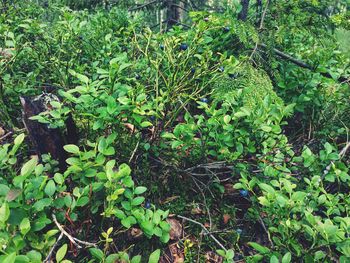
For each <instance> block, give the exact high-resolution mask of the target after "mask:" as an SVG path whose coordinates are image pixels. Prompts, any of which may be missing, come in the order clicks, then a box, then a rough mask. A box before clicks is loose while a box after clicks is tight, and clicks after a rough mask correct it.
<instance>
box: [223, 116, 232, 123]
mask: <svg viewBox="0 0 350 263" xmlns="http://www.w3.org/2000/svg"><path fill="white" fill-rule="evenodd" d="M230 121H231V116H230V115H225V116H224V122H225V124H229V123H230Z"/></svg>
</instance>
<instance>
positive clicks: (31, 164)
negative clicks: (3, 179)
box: [21, 157, 38, 177]
mask: <svg viewBox="0 0 350 263" xmlns="http://www.w3.org/2000/svg"><path fill="white" fill-rule="evenodd" d="M37 164H38V158H37V157H34V158H32V159H30V160H29V161H28V162H26V163H25V164H24V165H23V166H22V169H21V176H24V177H26V176H28V175H30V174H31V173H32V172H33V171H34V169H35V167H36V165H37Z"/></svg>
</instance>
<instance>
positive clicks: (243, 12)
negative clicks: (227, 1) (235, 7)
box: [238, 0, 249, 21]
mask: <svg viewBox="0 0 350 263" xmlns="http://www.w3.org/2000/svg"><path fill="white" fill-rule="evenodd" d="M241 5H242V10H241V12H240V13H239V15H238V19H239V20H242V21H246V20H247V17H248V11H249V0H241Z"/></svg>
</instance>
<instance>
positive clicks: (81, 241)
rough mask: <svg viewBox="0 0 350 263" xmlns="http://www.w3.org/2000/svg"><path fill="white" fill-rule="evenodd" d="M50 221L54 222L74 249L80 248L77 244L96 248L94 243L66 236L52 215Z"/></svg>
mask: <svg viewBox="0 0 350 263" xmlns="http://www.w3.org/2000/svg"><path fill="white" fill-rule="evenodd" d="M52 219H53V221H54V222H55V224H56V226H57V227H58V229H59V230H60V231H61V233H62V234H63V235H65V236H66V237H67V238H68V239H69V241H70V242H72V243H73V244H74V245H75V246H76V247H78V248H81V246H80V245H79V244H78V243H80V244H83V245H85V246H89V247H97V245H96V244H95V243H91V242H87V241H83V240H79V239H77V238H75V237H72V236H71V235H70V234H68V233H67V232H66V230H64V228H63V226H62V225H61V224H60V223H58V222H57V219H56V216H55V215H52Z"/></svg>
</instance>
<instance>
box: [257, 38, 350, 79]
mask: <svg viewBox="0 0 350 263" xmlns="http://www.w3.org/2000/svg"><path fill="white" fill-rule="evenodd" d="M258 46H259V47H262V48H264V49H267V48H268V47H267V46H266V45H265V44H259V45H258ZM272 51H273V52H274V53H276V54H277V56H279V57H281V58H283V59H285V60H288V61H290V62H292V63H294V64H295V65H297V66H299V67H302V68H306V69H309V70H312V71H315V69H316V68H315V67H313V66H311V65H310V64H308V63H306V62H304V61H302V60H299V59H296V58H294V57H292V56H291V55H289V54H287V53H284V52H282V51H280V50H278V49H276V48H272ZM320 74H321V75H322V76H324V77H326V78H333V77H332V75H331V74H330V73H329V72H320ZM337 80H338V81H339V82H344V83H345V82H349V81H350V77H344V76H340V77H339V78H338V79H337Z"/></svg>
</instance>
